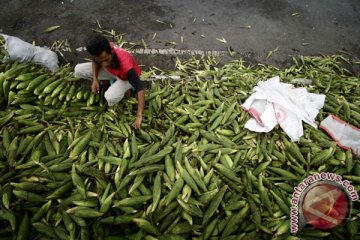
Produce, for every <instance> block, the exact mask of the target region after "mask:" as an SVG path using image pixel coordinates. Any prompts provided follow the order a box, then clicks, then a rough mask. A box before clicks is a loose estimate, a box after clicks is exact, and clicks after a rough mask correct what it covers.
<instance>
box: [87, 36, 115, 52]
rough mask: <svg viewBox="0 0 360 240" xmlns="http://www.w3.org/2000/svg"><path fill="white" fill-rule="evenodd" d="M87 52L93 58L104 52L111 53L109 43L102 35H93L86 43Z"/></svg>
mask: <svg viewBox="0 0 360 240" xmlns="http://www.w3.org/2000/svg"><path fill="white" fill-rule="evenodd" d="M86 50H87V51H88V52H89V53H90V54H91V55H93V56H98V55H100V54H101V53H102V52H103V51H106V52H107V53H111V47H110V43H109V41H108V40H107V39H106V38H105V37H104V36H103V35H100V34H97V35H93V36H91V37H90V38H89V40H88V41H87V42H86Z"/></svg>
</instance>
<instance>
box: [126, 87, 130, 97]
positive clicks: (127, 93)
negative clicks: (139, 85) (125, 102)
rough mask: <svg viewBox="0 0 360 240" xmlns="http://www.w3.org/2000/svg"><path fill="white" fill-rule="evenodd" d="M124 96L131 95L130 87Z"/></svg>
mask: <svg viewBox="0 0 360 240" xmlns="http://www.w3.org/2000/svg"><path fill="white" fill-rule="evenodd" d="M125 97H126V98H129V97H131V89H129V90H127V91H126V93H125Z"/></svg>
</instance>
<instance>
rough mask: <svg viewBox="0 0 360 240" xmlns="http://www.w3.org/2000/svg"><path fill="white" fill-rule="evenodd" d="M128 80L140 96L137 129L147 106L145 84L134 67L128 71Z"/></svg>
mask: <svg viewBox="0 0 360 240" xmlns="http://www.w3.org/2000/svg"><path fill="white" fill-rule="evenodd" d="M127 77H128V81H129V83H130V84H131V86H132V87H133V88H134V90H135V93H136V95H137V98H138V109H137V113H136V120H135V126H134V127H135V129H138V128H140V125H141V121H142V114H143V111H144V107H145V84H144V82H143V81H141V80H140V78H139V76H138V75H137V73H136V71H135V69H134V68H132V69H130V70H129V71H128V73H127Z"/></svg>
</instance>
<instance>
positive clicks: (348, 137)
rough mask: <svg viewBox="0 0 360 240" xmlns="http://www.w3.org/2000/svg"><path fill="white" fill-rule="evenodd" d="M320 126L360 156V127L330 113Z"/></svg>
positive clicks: (345, 147)
mask: <svg viewBox="0 0 360 240" xmlns="http://www.w3.org/2000/svg"><path fill="white" fill-rule="evenodd" d="M320 128H321V129H323V130H325V131H326V132H327V133H328V134H329V135H330V136H331V137H332V139H334V140H335V141H336V143H337V145H339V146H340V147H342V148H344V149H346V150H347V149H349V148H350V149H351V150H352V151H353V152H354V154H356V155H357V156H359V157H360V129H359V128H357V127H355V126H352V125H350V124H349V123H347V122H344V121H343V120H341V119H340V118H338V117H336V116H334V115H332V114H330V115H329V116H328V117H327V118H325V119H324V120H323V121H322V122H321V123H320Z"/></svg>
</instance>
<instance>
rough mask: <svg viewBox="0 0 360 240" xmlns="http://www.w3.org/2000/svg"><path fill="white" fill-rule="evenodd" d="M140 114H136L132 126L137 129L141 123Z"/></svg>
mask: <svg viewBox="0 0 360 240" xmlns="http://www.w3.org/2000/svg"><path fill="white" fill-rule="evenodd" d="M141 120H142V116H136V119H135V124H134V127H135V129H139V128H140V125H141Z"/></svg>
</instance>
